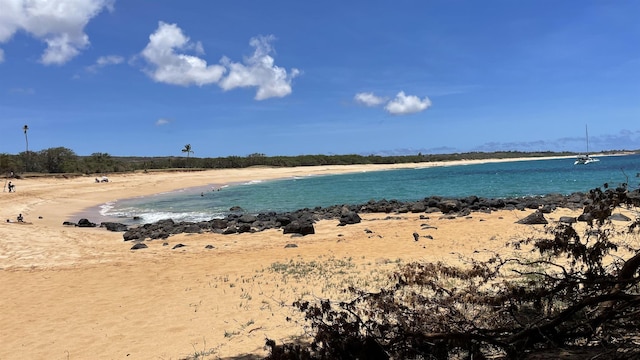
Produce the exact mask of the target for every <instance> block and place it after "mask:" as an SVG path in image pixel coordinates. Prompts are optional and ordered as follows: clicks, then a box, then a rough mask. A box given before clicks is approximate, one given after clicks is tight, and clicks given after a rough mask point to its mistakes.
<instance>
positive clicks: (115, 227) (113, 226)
mask: <svg viewBox="0 0 640 360" xmlns="http://www.w3.org/2000/svg"><path fill="white" fill-rule="evenodd" d="M100 227H103V228H105V229H107V230H109V231H127V230H129V228H128V226H127V225H125V224H121V223H115V222H103V223H100Z"/></svg>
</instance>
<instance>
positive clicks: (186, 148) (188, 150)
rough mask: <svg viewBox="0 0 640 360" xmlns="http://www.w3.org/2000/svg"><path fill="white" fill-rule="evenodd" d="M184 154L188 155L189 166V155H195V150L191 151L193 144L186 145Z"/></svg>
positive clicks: (183, 150)
mask: <svg viewBox="0 0 640 360" xmlns="http://www.w3.org/2000/svg"><path fill="white" fill-rule="evenodd" d="M182 152H186V153H187V166H189V154H193V150H191V144H187V145H185V146H184V149H182Z"/></svg>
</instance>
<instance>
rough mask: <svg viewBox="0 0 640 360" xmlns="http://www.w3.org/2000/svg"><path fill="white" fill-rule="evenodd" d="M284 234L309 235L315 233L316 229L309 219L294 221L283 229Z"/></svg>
mask: <svg viewBox="0 0 640 360" xmlns="http://www.w3.org/2000/svg"><path fill="white" fill-rule="evenodd" d="M282 233H283V234H300V235H309V234H315V233H316V231H315V229H314V227H313V223H312V222H309V221H298V220H296V221H292V222H291V223H289V224H288V225H287V226H285V227H284V229H283V232H282Z"/></svg>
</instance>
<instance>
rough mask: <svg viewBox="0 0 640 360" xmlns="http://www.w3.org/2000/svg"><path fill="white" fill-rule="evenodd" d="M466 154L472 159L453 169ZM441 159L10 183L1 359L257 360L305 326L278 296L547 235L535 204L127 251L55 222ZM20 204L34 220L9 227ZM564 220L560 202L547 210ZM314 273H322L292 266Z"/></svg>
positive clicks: (0, 229) (3, 203)
mask: <svg viewBox="0 0 640 360" xmlns="http://www.w3.org/2000/svg"><path fill="white" fill-rule="evenodd" d="M524 160H543V159H540V158H536V159H524ZM496 161H501V160H499V159H498V160H496ZM502 161H504V160H502ZM509 161H514V159H509ZM516 161H517V160H516ZM470 163H479V162H478V161H475V162H464V161H461V162H453V163H449V164H448V165H464V164H470ZM442 165H443V164H441V163H438V164H433V163H427V164H394V165H393V166H392V165H382V166H371V165H356V166H320V167H300V168H250V169H222V170H207V171H200V172H184V173H182V172H180V173H166V172H161V173H148V174H144V173H133V174H116V175H110V176H109V179H110V182H108V183H95V182H94V177H93V176H87V177H80V178H73V179H60V178H38V179H19V180H16V181H15V184H16V192H15V193H3V194H2V196H0V216H1V218H0V219H2V220H3V222H2V223H1V224H0V283H2V284H3V289H5V292H4V294H3V296H2V297H0V306H1V307H2V308H3V309H5V311H3V312H2V313H0V323H2V324H3V327H2V328H0V338H2V339H3V341H2V342H0V359H9V360H11V359H22V358H25V357H28V358H32V359H51V358H55V359H57V358H70V359H86V358H117V359H122V358H127V359H149V358H164V359H183V358H188V357H190V356H191V357H193V355H194V354H195V353H207V354H211V356H209V357H204V356H203V357H201V358H204V359H217V358H227V357H240V356H246V355H247V354H255V355H256V356H265V355H266V351H265V349H264V339H265V338H267V337H268V338H271V339H276V340H277V341H278V342H279V343H281V342H282V341H284V340H286V339H289V338H290V337H291V336H295V335H300V334H301V331H302V328H301V325H300V323H297V322H295V321H294V322H288V321H286V318H287V317H291V318H293V319H297V320H296V321H302V319H300V318H299V316H300V314H299V313H297V312H292V311H291V308H290V307H289V306H288V305H287V304H290V303H291V302H292V301H293V300H296V299H298V298H299V297H301V296H309V294H311V295H313V296H318V297H332V298H335V297H336V296H341V295H340V294H342V288H343V287H344V286H345V285H346V284H355V285H357V286H375V285H376V284H378V282H379V281H383V280H384V274H385V273H386V272H387V271H392V270H393V269H395V268H396V266H398V265H400V264H403V263H407V262H410V261H445V262H452V263H454V262H457V261H460V257H461V256H463V257H472V256H476V255H475V253H476V252H477V250H482V251H481V253H484V254H486V253H487V252H488V251H496V252H505V251H509V252H511V251H514V250H513V249H506V248H505V243H507V242H509V241H511V240H513V239H518V238H522V237H526V236H531V235H532V234H540V233H541V232H542V231H543V228H542V226H541V225H535V226H531V225H519V224H516V221H518V220H520V219H522V218H524V217H526V216H527V215H528V214H529V213H530V212H531V211H533V210H531V211H507V210H505V211H496V212H492V213H472V214H471V215H470V216H466V217H456V218H448V217H442V216H440V215H436V214H433V215H432V214H427V215H425V214H417V213H416V214H413V213H407V214H404V213H403V214H376V213H372V214H362V215H361V217H362V219H363V220H362V222H361V223H358V224H353V225H347V226H338V221H337V220H321V221H319V222H318V223H317V224H315V225H314V226H315V229H316V231H315V234H311V235H306V236H304V237H295V236H289V235H285V234H283V232H282V231H279V230H276V229H270V230H265V231H263V232H259V233H243V234H233V235H222V234H213V233H202V234H179V235H174V236H171V237H169V238H168V239H166V240H154V241H145V244H147V245H148V248H147V249H143V250H135V251H134V250H130V248H131V244H130V243H127V242H124V241H123V237H122V233H119V232H117V233H116V232H110V231H107V230H105V229H100V228H77V227H65V226H63V225H62V223H63V221H65V220H67V219H68V218H69V217H71V216H73V214H78V213H79V212H81V211H82V210H84V209H89V208H91V207H96V206H100V205H101V204H104V203H106V202H108V201H113V200H117V199H123V198H127V197H134V196H146V195H152V194H156V193H161V192H167V191H172V190H177V189H184V188H189V187H195V186H206V185H208V184H229V183H235V182H246V181H251V180H272V179H282V178H288V177H292V176H309V175H329V174H341V173H347V172H360V171H376V170H390V169H399V168H409V167H410V168H415V167H416V166H442ZM18 213H22V214H23V215H24V217H25V221H27V222H30V223H31V224H29V225H22V224H17V223H15V222H13V221H15V218H16V216H17V214H18ZM572 215H575V212H572V211H570V210H569V209H558V210H556V211H554V212H553V213H552V214H549V215H548V216H547V218H548V219H549V220H550V221H554V220H557V219H558V218H559V217H561V216H572ZM4 219H10V220H12V222H10V223H7V222H5V221H4ZM580 226H582V225H580ZM414 233H418V234H419V239H417V240H416V238H415V237H414V235H413V234H414ZM289 244H295V245H296V247H288V246H287V245H289ZM177 245H183V246H182V247H177ZM209 246H210V247H209ZM278 269H282V270H278ZM309 269H312V270H313V269H315V271H320V270H322V271H321V272H319V273H318V274H317V276H316V275H313V274H311V275H305V276H303V277H300V278H296V277H295V276H294V275H291V274H295V273H296V271H298V272H301V271H305V274H306V271H308V270H309ZM307 276H313V277H311V278H308V277H307Z"/></svg>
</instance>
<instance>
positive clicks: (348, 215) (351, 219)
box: [338, 208, 362, 226]
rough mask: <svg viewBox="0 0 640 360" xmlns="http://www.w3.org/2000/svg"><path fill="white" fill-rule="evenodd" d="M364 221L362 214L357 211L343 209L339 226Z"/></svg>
mask: <svg viewBox="0 0 640 360" xmlns="http://www.w3.org/2000/svg"><path fill="white" fill-rule="evenodd" d="M361 221H362V219H361V218H360V215H358V213H357V212H355V211H351V210H349V209H346V208H345V209H343V211H342V214H341V215H340V223H339V224H338V226H345V225H351V224H358V223H360V222H361Z"/></svg>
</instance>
